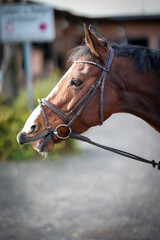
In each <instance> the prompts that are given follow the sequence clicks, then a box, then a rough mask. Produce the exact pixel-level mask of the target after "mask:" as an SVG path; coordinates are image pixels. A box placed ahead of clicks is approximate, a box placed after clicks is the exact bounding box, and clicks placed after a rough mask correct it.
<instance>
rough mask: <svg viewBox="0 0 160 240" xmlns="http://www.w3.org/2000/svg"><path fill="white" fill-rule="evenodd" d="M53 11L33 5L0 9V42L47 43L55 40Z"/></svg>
mask: <svg viewBox="0 0 160 240" xmlns="http://www.w3.org/2000/svg"><path fill="white" fill-rule="evenodd" d="M53 15H54V12H53V9H51V8H49V7H47V6H43V5H34V4H27V5H25V4H19V5H17V4H12V5H1V7H0V38H1V40H2V42H48V41H53V40H54V39H55V27H54V16H53Z"/></svg>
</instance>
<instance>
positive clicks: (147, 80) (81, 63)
mask: <svg viewBox="0 0 160 240" xmlns="http://www.w3.org/2000/svg"><path fill="white" fill-rule="evenodd" d="M84 32H85V44H83V45H81V46H78V47H76V48H75V49H73V50H72V52H71V54H70V57H69V60H68V61H69V63H70V65H71V66H70V67H69V69H68V71H67V72H66V73H65V75H64V76H63V77H62V78H61V80H60V81H59V82H58V84H57V85H56V87H55V88H54V89H53V90H52V91H51V92H50V93H49V95H48V96H47V97H46V98H45V99H42V100H39V105H38V106H37V108H36V109H35V110H34V111H33V112H32V114H31V115H30V116H29V118H28V119H27V121H26V123H25V125H24V127H23V129H22V131H21V132H20V133H19V134H18V136H17V140H18V142H19V143H20V144H24V143H28V142H32V145H33V148H35V149H36V150H37V151H39V152H51V151H52V150H53V149H54V144H55V143H58V142H60V141H62V140H64V139H67V138H69V137H71V135H72V133H76V134H81V133H83V132H85V131H86V130H88V129H89V128H90V127H92V126H96V125H99V124H102V123H103V121H104V120H106V119H108V118H109V117H110V116H111V115H112V114H113V113H120V112H124V113H130V114H133V115H135V116H137V117H140V118H141V119H143V120H144V121H146V122H147V123H148V124H150V125H151V126H152V127H153V128H154V129H155V130H156V131H158V132H160V79H159V78H160V67H159V63H160V51H158V50H150V49H148V48H146V47H140V46H132V45H116V44H113V43H111V44H109V43H107V41H106V40H105V39H103V38H101V37H100V36H99V34H98V33H97V31H96V30H95V29H94V27H92V26H90V27H89V28H88V27H87V26H86V25H84ZM75 136H76V135H75Z"/></svg>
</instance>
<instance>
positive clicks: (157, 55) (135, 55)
mask: <svg viewBox="0 0 160 240" xmlns="http://www.w3.org/2000/svg"><path fill="white" fill-rule="evenodd" d="M111 46H112V47H113V49H114V50H115V54H116V56H119V57H127V58H128V59H131V58H132V59H133V61H134V65H135V67H136V70H137V71H138V72H141V73H143V74H144V73H145V72H146V71H147V70H149V71H150V70H151V68H152V67H153V68H154V69H155V70H156V71H157V73H158V74H159V75H160V67H159V64H160V51H159V50H151V49H149V48H147V47H141V46H134V45H116V44H111Z"/></svg>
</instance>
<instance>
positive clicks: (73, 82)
mask: <svg viewBox="0 0 160 240" xmlns="http://www.w3.org/2000/svg"><path fill="white" fill-rule="evenodd" d="M82 83H83V82H82V81H81V80H79V79H76V78H72V80H71V83H70V84H71V85H72V86H76V87H79V86H80V85H81V84H82Z"/></svg>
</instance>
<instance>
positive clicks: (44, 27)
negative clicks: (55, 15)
mask: <svg viewBox="0 0 160 240" xmlns="http://www.w3.org/2000/svg"><path fill="white" fill-rule="evenodd" d="M39 29H40V30H41V31H43V32H44V31H46V29H47V24H46V23H41V24H40V25H39Z"/></svg>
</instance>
